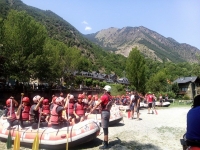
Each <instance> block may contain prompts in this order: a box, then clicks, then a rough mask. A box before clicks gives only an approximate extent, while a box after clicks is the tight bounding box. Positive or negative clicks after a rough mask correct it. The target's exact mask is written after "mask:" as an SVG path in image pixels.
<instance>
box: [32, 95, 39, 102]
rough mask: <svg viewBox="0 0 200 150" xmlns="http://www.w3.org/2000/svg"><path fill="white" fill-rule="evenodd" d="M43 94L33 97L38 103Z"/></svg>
mask: <svg viewBox="0 0 200 150" xmlns="http://www.w3.org/2000/svg"><path fill="white" fill-rule="evenodd" d="M40 98H41V96H40V95H36V96H34V97H33V102H34V103H37V102H38V101H39V100H40Z"/></svg>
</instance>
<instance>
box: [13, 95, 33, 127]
mask: <svg viewBox="0 0 200 150" xmlns="http://www.w3.org/2000/svg"><path fill="white" fill-rule="evenodd" d="M30 108H31V106H30V99H29V98H28V97H23V99H22V104H21V105H19V107H18V110H17V114H16V115H17V116H18V117H19V120H20V125H21V127H22V128H25V127H28V126H30V125H31V124H30V121H29V111H30Z"/></svg>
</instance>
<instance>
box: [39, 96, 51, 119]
mask: <svg viewBox="0 0 200 150" xmlns="http://www.w3.org/2000/svg"><path fill="white" fill-rule="evenodd" d="M49 116H50V105H49V100H48V99H44V100H43V101H42V116H41V121H42V122H45V121H46V122H48V121H49Z"/></svg>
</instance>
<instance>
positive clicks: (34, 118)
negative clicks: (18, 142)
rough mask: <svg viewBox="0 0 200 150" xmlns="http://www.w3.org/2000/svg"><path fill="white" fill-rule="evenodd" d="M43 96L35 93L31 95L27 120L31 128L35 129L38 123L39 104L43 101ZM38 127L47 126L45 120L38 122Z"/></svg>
mask: <svg viewBox="0 0 200 150" xmlns="http://www.w3.org/2000/svg"><path fill="white" fill-rule="evenodd" d="M43 99H44V98H43V97H41V96H40V95H36V96H34V97H33V103H34V104H33V105H31V108H30V111H29V120H30V124H31V126H32V129H37V128H38V123H39V120H40V119H41V118H40V113H42V112H41V110H40V105H41V103H42V101H43ZM39 126H40V127H47V126H48V123H47V122H40V125H39Z"/></svg>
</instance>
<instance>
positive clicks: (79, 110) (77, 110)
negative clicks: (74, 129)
mask: <svg viewBox="0 0 200 150" xmlns="http://www.w3.org/2000/svg"><path fill="white" fill-rule="evenodd" d="M82 100H83V96H82V94H79V95H78V102H76V103H75V104H74V112H73V113H74V115H75V117H76V123H78V122H82V121H84V120H85V111H86V108H87V105H86V104H85V103H84V102H82Z"/></svg>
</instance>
